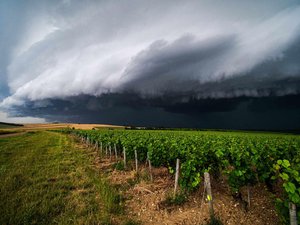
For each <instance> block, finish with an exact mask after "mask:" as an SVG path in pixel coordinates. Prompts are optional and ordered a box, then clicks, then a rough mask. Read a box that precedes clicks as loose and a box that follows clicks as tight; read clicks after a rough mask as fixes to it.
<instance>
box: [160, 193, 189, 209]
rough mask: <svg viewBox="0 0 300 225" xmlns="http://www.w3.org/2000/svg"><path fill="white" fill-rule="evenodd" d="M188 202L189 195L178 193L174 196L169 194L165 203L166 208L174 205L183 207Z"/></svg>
mask: <svg viewBox="0 0 300 225" xmlns="http://www.w3.org/2000/svg"><path fill="white" fill-rule="evenodd" d="M186 201H187V195H186V194H185V193H184V192H179V193H176V195H175V196H174V194H173V193H168V194H167V196H166V200H165V201H164V202H163V204H164V205H166V206H172V205H182V204H183V203H185V202H186Z"/></svg>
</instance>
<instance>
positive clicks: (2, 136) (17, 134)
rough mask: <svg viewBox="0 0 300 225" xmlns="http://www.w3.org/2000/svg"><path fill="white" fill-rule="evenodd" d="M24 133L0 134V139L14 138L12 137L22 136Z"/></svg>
mask: <svg viewBox="0 0 300 225" xmlns="http://www.w3.org/2000/svg"><path fill="white" fill-rule="evenodd" d="M25 133H26V132H16V133H11V134H0V138H6V137H14V136H19V135H23V134H25Z"/></svg>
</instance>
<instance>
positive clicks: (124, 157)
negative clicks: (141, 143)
mask: <svg viewBox="0 0 300 225" xmlns="http://www.w3.org/2000/svg"><path fill="white" fill-rule="evenodd" d="M123 159H124V169H126V148H125V147H123Z"/></svg>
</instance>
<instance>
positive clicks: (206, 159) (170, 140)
mask: <svg viewBox="0 0 300 225" xmlns="http://www.w3.org/2000/svg"><path fill="white" fill-rule="evenodd" d="M65 132H68V133H73V134H76V135H77V136H79V137H81V138H83V139H88V140H89V142H91V143H92V144H94V143H102V145H103V147H106V146H109V145H113V144H116V146H117V148H118V150H119V151H121V150H122V149H123V147H125V148H126V156H127V159H129V160H132V159H134V151H135V150H137V152H138V158H139V161H142V162H145V160H146V158H147V154H148V155H149V159H150V160H151V163H152V165H153V166H166V167H167V168H168V170H169V172H170V173H171V174H174V172H175V167H176V159H177V158H179V159H180V161H181V168H180V171H181V175H180V179H179V183H180V186H181V188H183V189H185V190H193V189H195V188H197V187H198V186H199V185H200V183H201V181H202V174H203V173H204V172H205V171H210V173H211V174H212V175H214V174H215V175H217V176H218V175H219V174H221V173H222V174H224V175H226V176H227V177H228V182H229V185H230V187H231V189H232V192H233V193H235V192H239V191H240V189H241V187H243V186H246V185H253V184H255V183H257V182H266V183H270V181H271V180H272V179H273V181H274V182H275V183H276V182H277V181H281V180H282V181H283V187H282V188H283V190H284V193H285V196H284V199H281V200H282V201H283V202H293V203H295V204H296V205H297V207H300V197H299V195H300V178H299V171H300V138H299V136H296V135H281V134H265V133H247V132H240V133H239V132H199V131H139V130H114V131H109V130H106V131H105V130H103V131H85V130H67V131H65ZM277 183H278V182H277ZM284 205H286V204H284ZM285 207H286V206H285Z"/></svg>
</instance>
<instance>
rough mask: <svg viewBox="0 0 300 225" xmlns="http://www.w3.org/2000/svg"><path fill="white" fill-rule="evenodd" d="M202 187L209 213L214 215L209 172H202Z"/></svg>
mask: <svg viewBox="0 0 300 225" xmlns="http://www.w3.org/2000/svg"><path fill="white" fill-rule="evenodd" d="M204 188H205V191H206V199H207V201H208V204H209V213H210V216H211V217H214V207H213V197H212V193H211V185H210V176H209V173H207V172H205V173H204Z"/></svg>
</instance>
